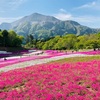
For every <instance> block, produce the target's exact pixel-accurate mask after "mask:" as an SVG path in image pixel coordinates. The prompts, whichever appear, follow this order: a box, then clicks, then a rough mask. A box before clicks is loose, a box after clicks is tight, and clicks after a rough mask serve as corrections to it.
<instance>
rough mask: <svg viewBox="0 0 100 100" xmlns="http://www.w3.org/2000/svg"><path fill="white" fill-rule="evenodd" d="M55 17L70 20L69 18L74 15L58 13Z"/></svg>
mask: <svg viewBox="0 0 100 100" xmlns="http://www.w3.org/2000/svg"><path fill="white" fill-rule="evenodd" d="M54 17H56V18H58V19H60V20H69V19H71V17H72V15H71V14H66V13H58V14H55V15H54Z"/></svg>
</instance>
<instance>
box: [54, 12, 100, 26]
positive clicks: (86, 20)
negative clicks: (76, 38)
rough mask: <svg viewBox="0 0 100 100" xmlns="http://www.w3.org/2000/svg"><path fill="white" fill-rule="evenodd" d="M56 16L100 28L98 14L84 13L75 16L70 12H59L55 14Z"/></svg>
mask: <svg viewBox="0 0 100 100" xmlns="http://www.w3.org/2000/svg"><path fill="white" fill-rule="evenodd" d="M54 17H56V18H58V19H60V20H63V21H66V20H73V21H77V22H78V23H80V24H82V25H85V26H88V27H92V28H100V24H99V23H98V22H100V17H97V16H95V15H94V16H89V15H84V16H74V15H72V14H69V13H58V14H55V15H54Z"/></svg>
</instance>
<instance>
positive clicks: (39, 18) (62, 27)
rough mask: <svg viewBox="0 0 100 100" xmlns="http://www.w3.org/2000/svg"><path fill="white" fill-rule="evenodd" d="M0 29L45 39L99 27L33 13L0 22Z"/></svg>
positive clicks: (95, 31) (92, 30)
mask: <svg viewBox="0 0 100 100" xmlns="http://www.w3.org/2000/svg"><path fill="white" fill-rule="evenodd" d="M0 29H7V30H9V29H13V30H14V31H16V32H17V33H18V34H19V35H23V36H25V37H26V36H27V34H32V35H33V36H34V38H38V39H45V38H50V37H54V36H56V35H65V34H67V33H72V34H75V35H83V34H92V33H97V32H99V31H100V29H93V28H89V27H87V26H83V25H80V24H79V23H78V22H75V21H71V20H67V21H61V20H59V19H57V18H55V17H52V16H45V15H42V14H38V13H33V14H31V15H29V16H25V17H23V18H21V19H19V20H17V21H15V22H12V23H2V24H1V25H0Z"/></svg>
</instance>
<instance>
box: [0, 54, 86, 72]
mask: <svg viewBox="0 0 100 100" xmlns="http://www.w3.org/2000/svg"><path fill="white" fill-rule="evenodd" d="M83 56H88V55H85V54H70V55H62V56H56V57H51V58H44V59H35V60H31V61H26V62H21V63H17V64H13V65H9V66H6V67H2V68H0V72H6V71H9V70H14V69H18V68H24V67H28V66H32V65H37V64H43V63H47V62H50V61H55V60H59V59H64V58H70V57H83Z"/></svg>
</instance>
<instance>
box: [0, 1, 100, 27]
mask: <svg viewBox="0 0 100 100" xmlns="http://www.w3.org/2000/svg"><path fill="white" fill-rule="evenodd" d="M35 12H37V13H40V14H44V15H50V16H54V17H56V18H58V19H61V20H74V21H77V22H79V23H80V24H82V25H85V26H89V27H93V28H100V0H0V23H2V22H13V21H15V20H17V19H20V18H22V17H24V16H27V15H30V14H32V13H35Z"/></svg>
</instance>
